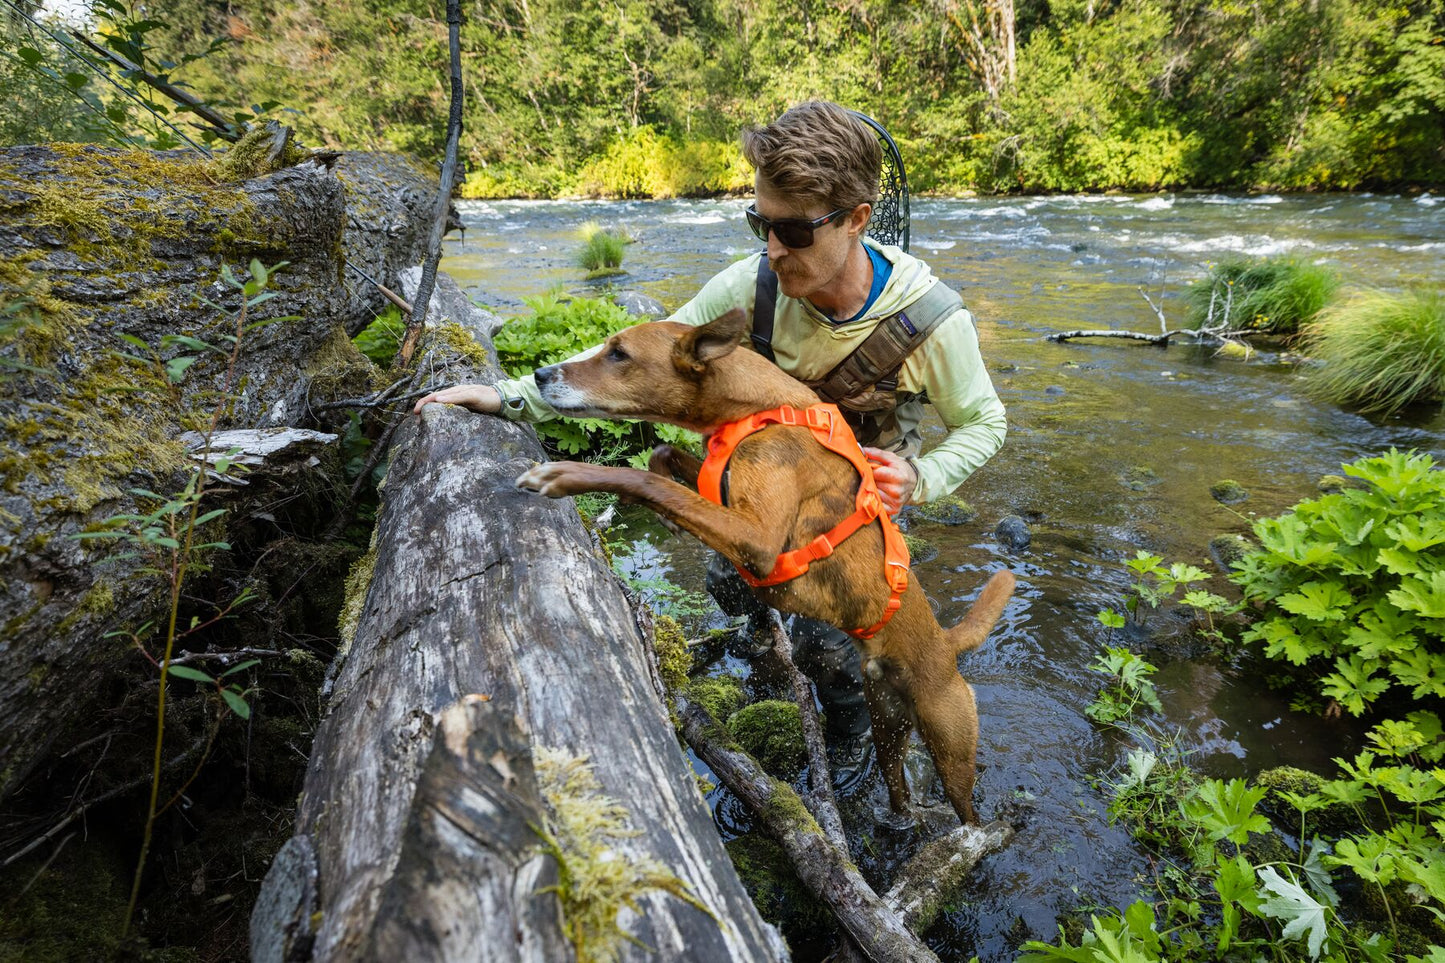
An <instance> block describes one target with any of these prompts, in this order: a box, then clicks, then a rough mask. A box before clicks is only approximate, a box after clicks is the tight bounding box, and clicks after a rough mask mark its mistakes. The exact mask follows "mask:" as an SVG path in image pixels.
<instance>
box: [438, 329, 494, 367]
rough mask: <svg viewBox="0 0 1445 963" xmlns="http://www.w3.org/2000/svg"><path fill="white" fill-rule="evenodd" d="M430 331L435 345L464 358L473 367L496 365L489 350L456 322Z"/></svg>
mask: <svg viewBox="0 0 1445 963" xmlns="http://www.w3.org/2000/svg"><path fill="white" fill-rule="evenodd" d="M430 330H431V337H432V338H434V339H435V343H437V344H439V345H442V346H444V347H445V348H446V349H447V350H448V351H450V352H452V353H453V354H455V355H457V356H458V357H461V358H464V359H465V360H466V361H467V362H468V363H469V364H471V365H472V366H473V367H475V368H485V367H487V366H489V365H491V364H493V363H494V362H493V360H492V357H491V355H489V354H488V353H487V349H486V348H484V347H482V345H481V343H480V342H479V341H477V339H476V338H474V337H472V334H471V332H470V331H468V330H467V329H466V328H464V327H462V326H461V325H460V324H457V323H456V322H455V321H445V322H443V323H441V324H439V325H437V326H436V327H434V328H431V329H430Z"/></svg>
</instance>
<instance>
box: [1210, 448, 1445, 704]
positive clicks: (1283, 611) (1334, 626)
mask: <svg viewBox="0 0 1445 963" xmlns="http://www.w3.org/2000/svg"><path fill="white" fill-rule="evenodd" d="M1343 470H1344V472H1345V474H1347V475H1350V476H1351V477H1353V478H1357V479H1359V480H1360V481H1361V482H1363V483H1364V484H1363V486H1362V487H1358V488H1355V487H1352V488H1347V489H1345V490H1344V491H1341V492H1337V493H1334V494H1329V495H1324V496H1322V497H1320V498H1317V499H1311V500H1306V501H1303V502H1300V503H1299V504H1298V505H1296V506H1295V507H1294V508H1293V509H1291V510H1290V511H1289V512H1287V513H1285V514H1284V515H1281V516H1279V517H1278V518H1271V519H1261V520H1260V521H1258V522H1256V523H1255V526H1254V532H1255V536H1256V538H1258V540H1259V543H1260V546H1261V547H1260V550H1259V551H1257V552H1253V553H1251V554H1249V555H1246V556H1245V557H1244V558H1243V559H1242V560H1241V561H1240V562H1239V563H1238V564H1237V566H1236V568H1237V571H1236V572H1235V574H1234V575H1232V576H1231V577H1232V579H1233V581H1235V582H1236V583H1238V584H1239V585H1240V587H1241V588H1242V589H1243V591H1244V596H1245V598H1246V599H1247V600H1248V601H1250V602H1252V603H1254V605H1255V606H1256V609H1257V619H1256V621H1255V622H1254V624H1253V625H1251V626H1250V627H1249V629H1248V630H1247V631H1246V632H1245V634H1244V636H1243V641H1245V642H1246V643H1251V644H1256V645H1258V646H1259V647H1260V649H1261V650H1262V651H1263V653H1264V655H1265V656H1266V657H1268V658H1270V659H1276V660H1280V661H1283V662H1287V663H1288V664H1289V665H1291V666H1293V667H1295V668H1296V670H1297V672H1298V674H1299V675H1301V676H1303V677H1305V678H1306V679H1312V680H1313V684H1314V685H1315V686H1317V691H1318V693H1319V694H1320V695H1322V696H1324V697H1326V698H1327V699H1330V700H1333V702H1334V703H1335V704H1336V705H1338V706H1339V707H1341V708H1343V709H1344V710H1346V711H1348V712H1349V713H1350V714H1351V715H1361V714H1362V713H1363V712H1364V711H1365V710H1366V709H1367V708H1368V707H1369V706H1370V705H1371V704H1372V703H1374V702H1375V701H1376V700H1378V699H1380V698H1381V697H1382V696H1383V695H1385V694H1386V693H1387V692H1390V691H1392V690H1400V691H1402V692H1408V694H1409V695H1410V697H1411V698H1414V699H1421V698H1429V697H1435V698H1438V697H1440V696H1442V695H1445V472H1441V471H1440V470H1438V469H1436V468H1435V463H1434V460H1433V459H1432V458H1431V457H1430V456H1429V455H1424V454H1417V453H1414V452H1410V453H1401V452H1398V451H1395V450H1393V449H1392V450H1391V451H1390V453H1389V454H1387V455H1381V456H1378V457H1372V458H1362V459H1360V460H1358V461H1355V462H1353V463H1350V464H1347V465H1345V466H1343Z"/></svg>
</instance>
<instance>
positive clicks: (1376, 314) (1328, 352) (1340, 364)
mask: <svg viewBox="0 0 1445 963" xmlns="http://www.w3.org/2000/svg"><path fill="white" fill-rule="evenodd" d="M1304 340H1305V345H1306V350H1307V351H1308V353H1309V355H1310V357H1311V358H1313V359H1314V360H1315V361H1318V362H1319V364H1318V365H1311V366H1310V367H1307V368H1306V369H1305V384H1306V387H1307V388H1308V390H1309V392H1310V394H1311V395H1313V396H1314V397H1316V398H1318V399H1320V400H1322V401H1327V402H1330V403H1333V404H1340V405H1357V406H1359V407H1360V408H1361V409H1362V410H1365V411H1378V412H1384V413H1386V414H1388V413H1391V412H1395V411H1398V410H1399V409H1400V408H1403V407H1404V406H1405V405H1408V404H1411V403H1416V402H1439V401H1442V400H1445V291H1442V290H1439V289H1435V290H1427V289H1425V288H1418V289H1416V290H1413V291H1410V292H1407V293H1405V294H1385V293H1373V294H1364V295H1360V296H1357V297H1354V298H1351V299H1350V300H1349V301H1346V302H1345V303H1344V304H1341V305H1339V306H1337V307H1332V308H1330V309H1328V310H1326V311H1324V312H1322V313H1321V314H1320V316H1319V317H1318V318H1316V319H1315V320H1314V321H1313V322H1312V323H1311V324H1310V325H1309V326H1308V327H1306V328H1305V330H1304Z"/></svg>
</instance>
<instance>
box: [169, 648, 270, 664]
mask: <svg viewBox="0 0 1445 963" xmlns="http://www.w3.org/2000/svg"><path fill="white" fill-rule="evenodd" d="M285 654H286V653H284V652H278V651H276V650H275V649H235V650H233V651H230V652H187V651H186V650H185V649H182V650H181V654H180V655H178V656H176V657H175V658H174V659H171V665H189V664H190V663H192V662H204V661H206V660H207V659H216V660H218V661H219V662H221V663H223V664H224V663H226V662H231V661H233V660H237V659H246V658H252V657H255V656H261V657H276V656H282V655H285Z"/></svg>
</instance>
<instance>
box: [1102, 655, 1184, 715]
mask: <svg viewBox="0 0 1445 963" xmlns="http://www.w3.org/2000/svg"><path fill="white" fill-rule="evenodd" d="M1090 668H1091V669H1093V670H1094V671H1095V672H1103V673H1104V674H1106V675H1108V676H1109V677H1110V679H1109V682H1108V683H1107V684H1106V685H1105V686H1104V688H1103V689H1102V690H1100V692H1099V694H1098V695H1097V696H1096V697H1095V698H1094V701H1093V702H1091V703H1089V705H1087V706H1085V707H1084V714H1085V715H1087V716H1088V717H1089V718H1090V719H1093V720H1094V721H1095V722H1102V723H1105V724H1113V723H1117V722H1120V721H1121V720H1126V719H1132V718H1133V717H1134V714H1135V713H1136V712H1138V711H1139V708H1140V707H1141V706H1147V707H1148V708H1150V709H1152V710H1154V711H1155V712H1161V711H1163V708H1164V707H1163V706H1162V705H1160V703H1159V695H1158V693H1157V692H1155V690H1154V684H1153V683H1152V682H1150V681H1149V676H1151V675H1153V674H1154V673H1155V672H1157V671H1158V669H1157V668H1156V667H1155V666H1153V665H1150V664H1149V663H1148V662H1146V661H1145V660H1144V659H1142V658H1140V657H1139V656H1137V655H1135V654H1134V653H1133V652H1130V651H1129V650H1128V649H1125V648H1115V647H1107V648H1105V650H1104V654H1103V655H1100V656H1098V657H1097V658H1095V659H1094V664H1093V665H1091V666H1090Z"/></svg>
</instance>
